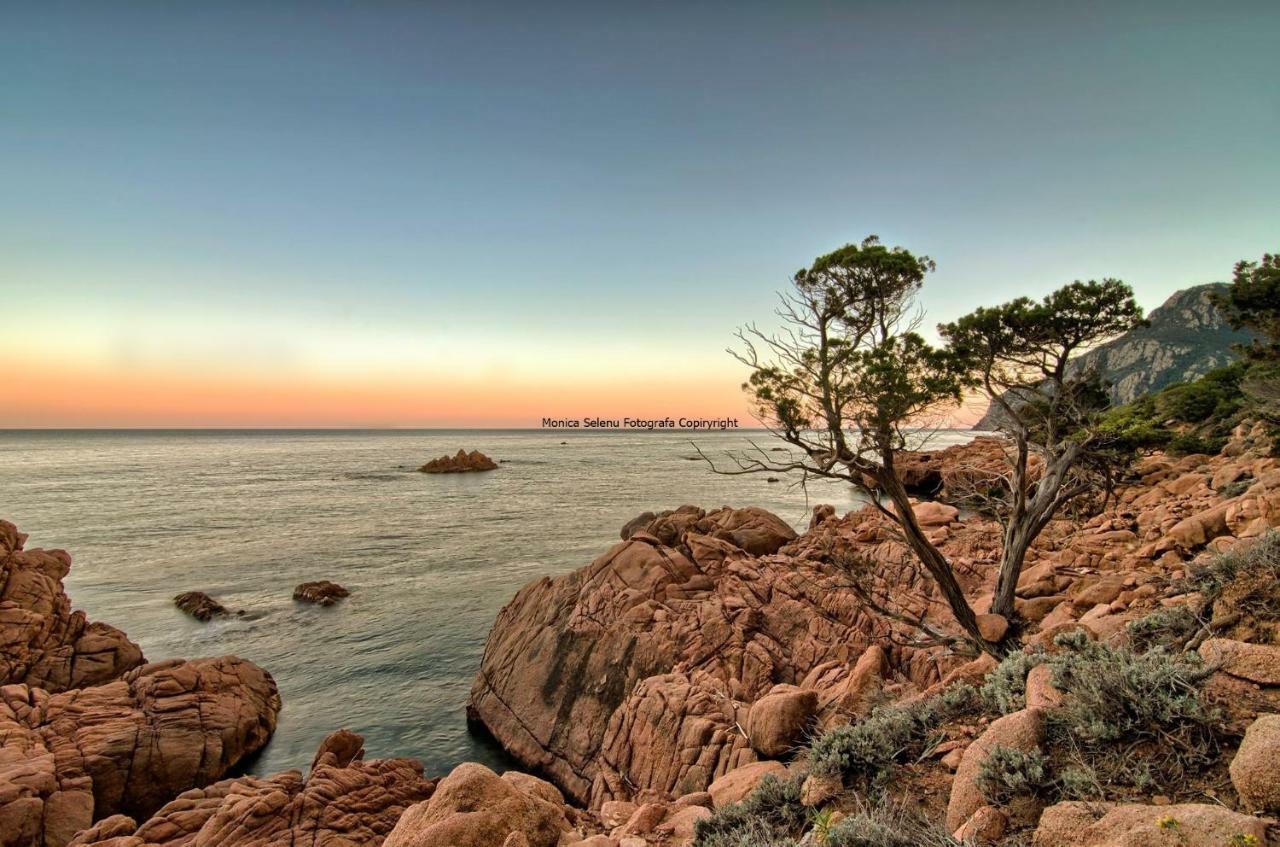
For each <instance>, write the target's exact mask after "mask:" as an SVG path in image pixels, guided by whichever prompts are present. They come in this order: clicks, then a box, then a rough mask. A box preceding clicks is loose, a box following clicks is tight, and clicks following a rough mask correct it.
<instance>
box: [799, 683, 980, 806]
mask: <svg viewBox="0 0 1280 847" xmlns="http://www.w3.org/2000/svg"><path fill="white" fill-rule="evenodd" d="M979 702H980V700H979V696H978V692H977V690H976V689H974V688H973V687H972V686H969V685H955V686H952V687H951V688H949V689H947V690H946V691H945V692H943V693H942V694H940V695H938V696H936V697H932V698H930V699H928V700H920V701H918V702H915V703H909V704H905V705H895V706H881V707H880V708H878V709H876V710H875V711H873V712H872V713H871V714H870V715H868V716H867V717H866V718H864V719H863V720H861V721H858V722H857V723H854V724H850V725H848V726H841V727H837V728H836V729H833V730H831V731H830V732H827V733H825V734H823V735H821V736H819V737H818V738H817V739H816V740H814V742H813V744H812V745H810V747H809V768H810V770H811V771H812V772H813V773H815V774H819V775H822V776H838V777H840V778H841V779H842V780H843V781H844V783H845V784H846V785H850V786H856V787H858V788H861V789H863V790H866V789H871V788H876V787H879V786H880V785H882V784H883V783H884V782H885V781H886V780H887V779H888V777H889V776H890V775H891V774H892V772H893V768H894V766H895V765H897V764H900V763H902V762H906V761H911V760H914V759H916V758H918V757H919V756H920V755H921V753H923V752H924V750H925V749H926V748H927V747H928V746H929V742H930V740H931V736H932V735H933V734H934V732H935V731H936V730H937V729H938V727H940V726H942V725H943V724H945V723H948V722H950V721H953V720H955V719H957V718H959V717H962V716H964V715H966V714H973V713H975V712H977V711H978V706H979Z"/></svg>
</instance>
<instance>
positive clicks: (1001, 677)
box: [978, 649, 1047, 715]
mask: <svg viewBox="0 0 1280 847" xmlns="http://www.w3.org/2000/svg"><path fill="white" fill-rule="evenodd" d="M1046 658H1047V657H1046V655H1045V653H1044V651H1043V650H1040V649H1029V650H1015V651H1014V652H1012V653H1010V654H1009V655H1007V656H1005V657H1004V659H1003V660H1001V662H1000V664H999V665H997V666H996V669H995V670H993V671H992V672H991V673H989V674H987V678H986V681H985V682H983V683H982V687H981V688H980V689H978V694H979V695H980V696H981V697H982V704H983V706H985V707H986V708H987V709H989V710H991V711H993V712H999V713H1000V714H1002V715H1007V714H1010V713H1012V712H1016V711H1018V710H1019V709H1021V708H1023V707H1024V706H1026V705H1027V674H1028V673H1029V672H1030V671H1031V669H1032V668H1034V667H1035V666H1036V665H1041V664H1044V662H1045V660H1046Z"/></svg>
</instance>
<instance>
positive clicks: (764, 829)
mask: <svg viewBox="0 0 1280 847" xmlns="http://www.w3.org/2000/svg"><path fill="white" fill-rule="evenodd" d="M803 781H804V776H803V775H796V776H794V777H792V778H790V779H787V780H780V779H777V778H776V777H774V776H773V775H772V774H769V775H768V776H766V777H765V778H764V779H762V780H761V781H760V785H758V786H757V787H756V790H755V791H753V792H751V793H750V794H748V795H747V797H746V798H745V799H744V800H743V801H742V802H740V803H734V804H733V805H731V806H726V807H725V808H723V809H720V810H718V811H717V812H716V813H715V814H713V815H712V816H711V817H709V818H705V819H703V820H700V821H698V822H697V823H696V824H695V825H694V844H695V845H696V847H773V845H775V844H777V845H783V844H786V843H788V842H787V841H785V840H779V839H787V838H791V837H793V836H798V835H800V833H801V831H802V830H803V829H804V826H805V824H806V823H807V822H808V820H809V810H808V809H807V808H806V807H805V806H804V804H803V803H801V802H800V785H801V783H803Z"/></svg>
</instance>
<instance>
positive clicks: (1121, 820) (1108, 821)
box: [1031, 802, 1267, 847]
mask: <svg viewBox="0 0 1280 847" xmlns="http://www.w3.org/2000/svg"><path fill="white" fill-rule="evenodd" d="M1249 837H1251V838H1252V839H1253V841H1252V842H1248V841H1245V840H1244V839H1245V838H1249ZM1233 839H1236V840H1233ZM1031 843H1032V844H1033V845H1034V847H1184V845H1193V844H1196V845H1204V847H1217V845H1222V847H1230V845H1234V844H1246V843H1253V844H1257V845H1259V847H1261V845H1264V844H1266V843H1267V827H1266V824H1265V823H1264V822H1263V821H1261V820H1259V819H1258V818H1254V817H1250V816H1248V815H1242V814H1240V813H1238V812H1233V811H1231V810H1230V809H1227V808H1224V807H1222V806H1214V805H1208V804H1204V803H1183V804H1180V805H1175V806H1144V805H1142V804H1140V803H1125V804H1123V805H1112V804H1107V803H1081V802H1068V803H1059V804H1057V805H1056V806H1050V807H1049V808H1047V809H1045V810H1044V814H1042V815H1041V816H1040V824H1039V826H1038V827H1037V828H1036V831H1035V835H1034V837H1033V839H1032V842H1031Z"/></svg>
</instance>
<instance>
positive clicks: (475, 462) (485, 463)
mask: <svg viewBox="0 0 1280 847" xmlns="http://www.w3.org/2000/svg"><path fill="white" fill-rule="evenodd" d="M497 468H498V464H497V462H495V461H493V459H490V458H489V457H488V456H486V455H485V454H483V453H481V452H480V451H479V450H472V451H471V452H470V453H468V452H467V451H466V450H459V451H458V452H457V453H455V454H453V455H452V456H441V457H440V458H438V459H432V460H431V461H429V462H427V463H426V464H425V465H423V466H422V467H420V468H418V470H420V471H422V472H423V473H469V472H472V471H492V470H497Z"/></svg>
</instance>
